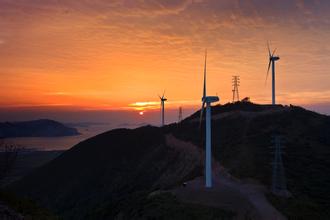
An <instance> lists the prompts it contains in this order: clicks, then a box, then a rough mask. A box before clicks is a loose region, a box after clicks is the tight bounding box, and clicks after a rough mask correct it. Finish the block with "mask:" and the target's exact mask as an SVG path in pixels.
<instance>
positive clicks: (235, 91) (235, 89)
mask: <svg viewBox="0 0 330 220" xmlns="http://www.w3.org/2000/svg"><path fill="white" fill-rule="evenodd" d="M232 83H233V90H232V92H233V103H234V102H235V100H236V102H238V101H239V92H238V87H239V84H240V80H239V76H233V79H232Z"/></svg>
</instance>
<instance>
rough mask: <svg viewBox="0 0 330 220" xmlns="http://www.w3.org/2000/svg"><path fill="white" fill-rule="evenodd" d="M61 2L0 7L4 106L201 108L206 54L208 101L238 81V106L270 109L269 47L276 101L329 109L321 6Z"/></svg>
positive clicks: (224, 0)
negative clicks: (163, 99) (274, 59)
mask: <svg viewBox="0 0 330 220" xmlns="http://www.w3.org/2000/svg"><path fill="white" fill-rule="evenodd" d="M5 2H7V1H5ZM68 2H70V1H67V2H61V3H57V4H54V3H52V1H42V2H39V1H37V2H29V3H27V2H25V1H20V2H19V3H11V2H10V1H8V2H7V3H6V4H4V3H2V2H0V14H1V15H0V17H1V20H0V27H1V29H2V30H3V31H2V32H1V33H0V80H1V82H3V83H2V88H1V92H0V105H1V106H2V107H17V108H19V107H36V108H37V107H48V108H51V107H61V108H68V109H70V108H81V109H87V110H97V109H109V110H134V111H138V112H143V111H145V110H157V109H159V108H160V101H159V98H158V94H162V93H163V91H164V90H166V94H165V96H166V98H168V101H167V102H166V103H165V108H166V109H176V108H178V107H179V106H184V107H192V108H200V104H201V96H202V82H203V65H204V50H205V48H207V49H208V60H207V94H208V95H216V94H217V95H218V96H220V102H221V103H222V104H223V103H226V102H230V101H231V97H232V85H231V80H232V79H231V78H232V75H240V79H241V86H240V87H239V91H240V98H241V99H242V98H244V97H250V98H251V101H252V102H257V103H270V102H271V83H270V82H271V81H270V78H269V79H268V82H267V84H266V85H265V77H266V71H267V64H268V57H267V56H268V54H267V53H268V52H267V44H266V43H267V41H268V40H270V41H271V46H272V47H273V48H275V47H276V48H277V52H276V53H277V54H278V55H279V56H280V57H281V59H280V60H279V61H278V62H277V63H276V92H277V101H278V102H279V103H282V104H295V105H301V104H313V103H329V102H330V101H329V100H330V88H329V85H328V84H329V74H328V72H329V71H328V70H329V63H330V52H329V51H330V48H329V46H328V45H329V44H328V42H329V39H330V30H329V28H328V26H327V25H326V24H328V23H327V22H330V15H329V13H327V12H328V10H329V8H327V7H328V5H322V4H324V3H319V5H317V4H315V5H314V3H313V7H312V6H311V5H307V4H306V5H304V3H302V2H301V1H293V2H294V3H292V5H291V4H288V3H287V1H283V0H281V1H276V2H274V3H273V4H275V5H277V6H278V7H272V8H269V7H267V5H264V4H261V3H260V4H259V5H255V4H254V3H253V1H247V2H246V3H245V5H244V4H241V3H240V4H239V3H237V4H236V3H235V2H236V1H231V0H221V1H210V0H205V1H178V2H177V3H176V4H174V3H172V4H171V2H172V1H168V2H167V1H163V2H162V1H159V2H158V1H157V4H148V1H143V2H139V3H134V2H135V1H128V2H129V3H127V2H125V1H121V0H119V1H116V3H114V2H111V1H110V2H109V1H105V0H100V1H97V2H95V3H93V7H90V6H91V5H90V4H89V3H88V1H83V2H81V4H79V5H78V4H70V3H68ZM175 2H176V1H175ZM2 4H4V5H2ZM127 4H128V5H127ZM310 4H312V3H310ZM63 8H65V9H66V10H64V11H63ZM281 8H286V10H279V9H281ZM35 9H38V10H35ZM39 9H42V10H39ZM104 9H106V10H104ZM322 9H324V11H323V10H322ZM243 12H244V13H243ZM266 12H267V13H266ZM274 18H277V19H274ZM302 18H303V19H302ZM287 21H290V22H287ZM302 45H303V46H302Z"/></svg>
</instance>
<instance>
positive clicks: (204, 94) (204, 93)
mask: <svg viewBox="0 0 330 220" xmlns="http://www.w3.org/2000/svg"><path fill="white" fill-rule="evenodd" d="M206 59H207V50H206V49H205V62H204V86H203V97H206Z"/></svg>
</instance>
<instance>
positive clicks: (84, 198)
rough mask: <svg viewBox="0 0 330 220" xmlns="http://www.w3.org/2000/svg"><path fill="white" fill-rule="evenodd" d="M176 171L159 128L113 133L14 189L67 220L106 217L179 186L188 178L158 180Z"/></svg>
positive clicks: (175, 156) (177, 163)
mask: <svg viewBox="0 0 330 220" xmlns="http://www.w3.org/2000/svg"><path fill="white" fill-rule="evenodd" d="M187 165H188V166H189V164H187ZM180 166H185V163H184V161H180V158H179V157H178V153H177V152H176V151H175V150H174V149H172V148H170V147H168V146H166V144H165V136H164V135H163V134H162V132H161V129H159V128H155V127H150V126H149V127H141V128H138V129H134V130H129V129H116V130H112V131H109V132H106V133H103V134H100V135H98V136H95V137H93V138H91V139H88V140H86V141H84V142H81V143H80V144H78V145H76V146H75V147H73V148H72V149H70V150H69V151H67V152H65V153H63V154H62V155H61V156H59V157H58V158H56V159H55V160H54V161H52V162H51V163H49V164H47V165H45V166H43V167H42V168H40V169H39V170H37V171H36V172H34V173H33V174H32V175H29V176H28V177H26V178H23V179H22V180H21V181H19V182H17V183H16V184H15V185H14V186H13V188H15V191H16V192H19V193H20V194H23V195H25V196H28V197H31V198H33V199H34V200H36V201H37V202H38V203H39V204H42V205H44V206H46V207H47V208H50V209H51V210H54V211H55V212H56V213H57V214H60V215H61V216H64V217H65V218H68V219H72V218H73V219H81V218H84V217H86V218H87V217H88V216H90V217H91V216H95V215H96V216H98V217H100V215H104V216H103V217H105V216H106V217H109V218H110V217H114V216H116V215H118V214H119V211H122V210H123V209H125V207H130V204H132V203H133V204H137V203H138V202H139V201H140V200H141V199H143V198H145V197H146V195H148V193H150V192H152V191H154V190H156V189H166V188H169V187H171V186H174V185H177V184H180V183H182V182H183V181H184V180H185V178H187V177H188V176H189V175H190V173H183V174H182V176H178V177H173V176H171V178H167V179H166V181H164V177H163V178H162V179H161V177H162V174H163V173H166V172H167V170H173V171H175V170H178V169H180ZM194 172H195V171H194ZM199 175H200V173H199ZM107 207H108V208H107ZM100 213H101V214H100ZM103 217H102V218H103ZM91 218H92V217H91ZM102 218H101V219H102Z"/></svg>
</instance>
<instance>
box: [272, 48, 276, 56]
mask: <svg viewBox="0 0 330 220" xmlns="http://www.w3.org/2000/svg"><path fill="white" fill-rule="evenodd" d="M276 49H277V48H275V50H274V51H273V54H272V57H273V56H274V53H275V51H276Z"/></svg>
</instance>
